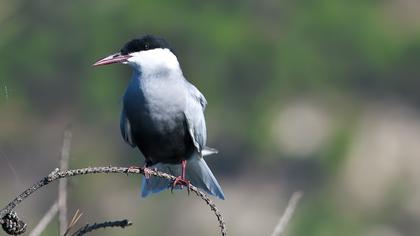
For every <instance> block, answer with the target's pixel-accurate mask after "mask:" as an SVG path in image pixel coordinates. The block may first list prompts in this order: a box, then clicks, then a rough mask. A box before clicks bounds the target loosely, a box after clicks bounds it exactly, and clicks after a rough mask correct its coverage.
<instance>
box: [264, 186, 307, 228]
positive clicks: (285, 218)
mask: <svg viewBox="0 0 420 236" xmlns="http://www.w3.org/2000/svg"><path fill="white" fill-rule="evenodd" d="M302 196H303V193H302V192H301V191H298V192H294V193H293V195H292V197H290V200H289V203H288V204H287V207H286V210H285V211H284V213H283V215H282V216H281V217H280V220H279V222H278V223H277V225H276V228H274V231H273V233H272V234H271V236H281V235H282V234H283V233H284V231H285V229H286V226H287V225H288V224H289V222H290V219H291V218H292V216H293V213H294V212H295V210H296V206H297V204H298V203H299V200H300V198H301V197H302Z"/></svg>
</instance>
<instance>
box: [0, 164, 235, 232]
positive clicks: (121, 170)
mask: <svg viewBox="0 0 420 236" xmlns="http://www.w3.org/2000/svg"><path fill="white" fill-rule="evenodd" d="M145 170H146V172H147V174H148V175H152V176H156V177H159V178H165V179H168V180H171V181H174V180H175V178H176V177H175V176H173V175H169V174H166V173H163V172H160V171H157V170H152V169H149V168H145V167H139V168H127V167H113V166H109V167H88V168H82V169H74V170H65V171H60V170H59V169H58V168H57V169H55V170H54V171H53V172H51V173H50V174H49V175H48V176H47V177H44V178H43V179H41V180H40V181H39V182H37V183H36V184H34V185H32V186H31V187H30V188H28V189H26V190H25V191H24V192H22V193H21V194H20V195H19V196H17V197H16V198H15V199H13V201H11V202H10V203H9V204H7V206H6V207H4V208H3V209H2V210H1V211H0V224H2V225H4V223H5V220H4V219H3V217H4V216H6V215H7V214H8V213H9V212H11V211H12V210H13V209H14V208H15V207H16V206H17V205H19V204H20V203H21V202H22V201H23V200H25V199H26V198H28V197H29V196H30V195H31V194H33V193H34V192H36V191H37V190H38V189H40V188H42V187H44V186H45V185H48V184H49V183H51V182H53V181H55V180H58V179H62V178H67V177H72V176H79V175H87V174H99V173H105V174H110V173H115V174H117V173H118V174H141V175H144V174H145ZM188 187H189V189H190V190H191V191H193V192H194V193H195V194H196V195H197V196H199V197H200V198H201V199H203V200H204V201H205V202H206V203H207V205H209V207H210V209H211V210H212V211H213V212H214V214H215V215H216V217H217V220H218V221H219V227H220V232H221V235H223V236H225V235H227V231H226V223H225V222H224V219H223V216H222V214H221V213H220V211H219V210H218V209H217V207H216V204H214V202H213V201H212V200H211V199H210V198H209V197H208V196H207V195H206V194H205V193H204V192H202V191H201V190H199V189H198V188H197V187H195V186H193V185H191V184H190V185H189V186H188Z"/></svg>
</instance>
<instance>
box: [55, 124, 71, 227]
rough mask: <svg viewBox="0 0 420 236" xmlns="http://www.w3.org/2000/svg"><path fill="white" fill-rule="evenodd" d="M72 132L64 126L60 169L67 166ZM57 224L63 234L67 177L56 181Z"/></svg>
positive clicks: (64, 168)
mask: <svg viewBox="0 0 420 236" xmlns="http://www.w3.org/2000/svg"><path fill="white" fill-rule="evenodd" d="M71 138H72V133H71V130H70V127H68V128H66V130H65V131H64V137H63V146H62V148H61V158H60V170H67V169H68V168H69V156H70V145H71ZM58 206H59V211H58V224H59V232H60V234H59V235H64V233H65V232H66V230H67V179H66V178H62V179H60V182H59V183H58Z"/></svg>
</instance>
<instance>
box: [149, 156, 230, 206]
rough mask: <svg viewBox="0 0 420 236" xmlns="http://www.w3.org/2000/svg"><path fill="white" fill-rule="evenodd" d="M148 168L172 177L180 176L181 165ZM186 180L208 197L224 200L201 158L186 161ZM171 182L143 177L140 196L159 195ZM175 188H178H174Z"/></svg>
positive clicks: (220, 190)
mask: <svg viewBox="0 0 420 236" xmlns="http://www.w3.org/2000/svg"><path fill="white" fill-rule="evenodd" d="M150 168H152V169H153V168H156V169H157V170H159V171H162V172H165V173H168V174H171V175H173V176H180V175H181V172H182V171H181V164H165V163H157V164H155V165H152V166H150ZM185 177H186V179H187V180H189V181H190V182H191V184H192V185H194V186H196V187H197V188H199V189H201V190H204V191H205V192H207V193H208V194H210V195H213V196H216V197H218V198H220V199H225V196H224V194H223V191H222V188H221V187H220V185H219V183H218V182H217V180H216V178H215V177H214V175H213V173H212V172H211V170H210V168H209V167H208V166H207V163H206V162H205V161H204V159H203V158H201V157H198V156H193V157H192V158H190V159H189V160H188V161H187V168H186V176H185ZM171 184H172V183H171V181H170V180H167V179H164V178H159V177H155V176H150V178H148V179H146V178H144V177H143V181H142V188H141V196H142V197H147V196H149V195H150V194H153V193H159V192H161V191H163V190H166V189H168V188H170V187H171ZM175 188H180V186H176V187H175Z"/></svg>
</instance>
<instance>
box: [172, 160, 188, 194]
mask: <svg viewBox="0 0 420 236" xmlns="http://www.w3.org/2000/svg"><path fill="white" fill-rule="evenodd" d="M181 167H182V173H181V176H178V177H176V179H175V180H174V182H173V183H172V188H171V191H172V190H173V189H174V188H175V186H177V185H181V188H182V187H183V186H187V187H188V186H189V185H190V181H189V180H187V179H185V172H186V169H187V160H182V162H181ZM189 191H190V188H189V187H188V193H189Z"/></svg>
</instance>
